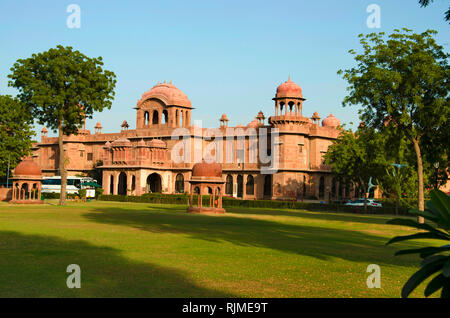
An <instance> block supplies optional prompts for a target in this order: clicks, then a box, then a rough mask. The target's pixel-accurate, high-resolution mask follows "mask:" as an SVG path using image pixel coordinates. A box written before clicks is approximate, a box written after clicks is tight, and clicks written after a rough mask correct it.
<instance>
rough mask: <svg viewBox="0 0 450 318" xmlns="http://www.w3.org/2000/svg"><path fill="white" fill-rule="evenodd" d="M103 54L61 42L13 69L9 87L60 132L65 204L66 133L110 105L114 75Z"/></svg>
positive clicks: (22, 61) (35, 114) (72, 132)
mask: <svg viewBox="0 0 450 318" xmlns="http://www.w3.org/2000/svg"><path fill="white" fill-rule="evenodd" d="M102 66H103V61H102V58H101V57H98V58H89V57H87V56H85V55H84V54H82V53H80V52H79V51H76V50H73V49H72V47H63V46H61V45H58V46H57V47H56V48H52V49H50V50H48V51H46V52H42V53H38V54H33V55H32V56H31V57H30V58H27V59H19V60H17V62H16V63H14V66H13V67H12V68H11V72H12V73H11V74H10V75H8V77H9V78H10V79H11V80H10V81H9V86H12V87H15V88H17V89H18V90H19V94H18V98H19V99H20V100H21V101H22V102H23V103H24V104H25V105H26V106H27V107H28V109H29V110H30V111H31V113H32V114H33V116H34V117H35V118H36V119H37V121H38V122H39V123H40V124H42V125H46V126H47V127H49V128H50V129H52V130H53V131H55V132H56V131H57V132H58V145H59V171H60V174H61V195H60V201H59V203H60V204H61V205H63V204H64V203H65V197H66V183H67V172H66V168H65V166H64V163H65V161H66V159H67V158H65V155H64V152H65V151H64V148H63V136H64V135H70V134H77V132H78V128H79V127H81V125H82V123H83V120H84V118H85V117H87V118H92V114H93V112H94V111H102V110H103V109H104V108H108V109H109V108H111V104H112V100H113V98H114V87H115V84H116V80H115V77H116V76H115V74H114V73H113V72H110V71H108V70H104V69H103V68H102Z"/></svg>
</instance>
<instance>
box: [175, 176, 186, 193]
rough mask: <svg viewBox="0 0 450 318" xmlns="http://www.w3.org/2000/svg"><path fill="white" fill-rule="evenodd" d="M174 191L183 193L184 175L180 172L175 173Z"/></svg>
mask: <svg viewBox="0 0 450 318" xmlns="http://www.w3.org/2000/svg"><path fill="white" fill-rule="evenodd" d="M175 192H176V193H184V177H183V175H182V174H181V173H179V174H177V176H176V178H175Z"/></svg>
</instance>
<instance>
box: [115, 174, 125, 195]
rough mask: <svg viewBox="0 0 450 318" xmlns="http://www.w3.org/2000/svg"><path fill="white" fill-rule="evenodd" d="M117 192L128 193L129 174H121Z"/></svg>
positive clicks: (120, 193)
mask: <svg viewBox="0 0 450 318" xmlns="http://www.w3.org/2000/svg"><path fill="white" fill-rule="evenodd" d="M117 194H119V195H127V175H126V174H125V172H121V173H120V174H119V184H118V188H117Z"/></svg>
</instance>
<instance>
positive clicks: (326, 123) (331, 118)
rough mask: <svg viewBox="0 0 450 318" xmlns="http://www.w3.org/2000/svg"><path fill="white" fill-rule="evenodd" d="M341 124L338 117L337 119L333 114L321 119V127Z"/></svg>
mask: <svg viewBox="0 0 450 318" xmlns="http://www.w3.org/2000/svg"><path fill="white" fill-rule="evenodd" d="M340 125H341V122H340V121H339V119H337V118H336V117H334V116H333V114H330V116H328V117H327V118H325V119H324V120H322V126H323V127H334V128H336V127H338V126H340Z"/></svg>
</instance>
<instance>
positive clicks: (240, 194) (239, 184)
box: [237, 175, 244, 198]
mask: <svg viewBox="0 0 450 318" xmlns="http://www.w3.org/2000/svg"><path fill="white" fill-rule="evenodd" d="M237 196H238V198H242V197H243V196H244V178H243V177H242V176H241V175H238V177H237Z"/></svg>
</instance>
